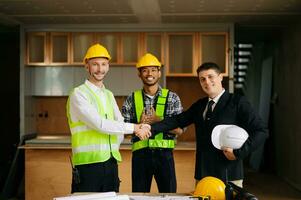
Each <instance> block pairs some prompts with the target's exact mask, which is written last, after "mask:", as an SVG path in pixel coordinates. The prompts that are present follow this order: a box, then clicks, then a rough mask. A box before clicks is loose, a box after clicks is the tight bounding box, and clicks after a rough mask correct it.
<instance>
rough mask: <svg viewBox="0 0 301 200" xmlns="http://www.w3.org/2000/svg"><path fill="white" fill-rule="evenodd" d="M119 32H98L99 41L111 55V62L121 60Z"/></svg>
mask: <svg viewBox="0 0 301 200" xmlns="http://www.w3.org/2000/svg"><path fill="white" fill-rule="evenodd" d="M119 35H120V34H119V33H99V34H97V39H96V41H97V43H100V44H101V45H103V46H104V47H105V48H106V49H107V50H108V51H109V54H110V56H111V60H110V63H112V64H114V63H117V62H118V60H120V51H119V49H118V45H119V43H120V42H119V40H120V39H119Z"/></svg>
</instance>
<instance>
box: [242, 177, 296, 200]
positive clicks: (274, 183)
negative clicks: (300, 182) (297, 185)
mask: <svg viewBox="0 0 301 200" xmlns="http://www.w3.org/2000/svg"><path fill="white" fill-rule="evenodd" d="M244 188H245V189H246V190H247V191H248V192H250V193H252V194H254V195H255V196H256V197H257V198H258V199H259V200H296V199H301V191H298V190H296V189H294V188H293V187H291V186H290V185H288V184H287V183H286V182H285V181H283V180H282V179H281V178H279V177H277V176H275V175H272V174H268V173H264V174H263V173H255V172H247V173H246V178H245V181H244Z"/></svg>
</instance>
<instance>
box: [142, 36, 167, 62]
mask: <svg viewBox="0 0 301 200" xmlns="http://www.w3.org/2000/svg"><path fill="white" fill-rule="evenodd" d="M142 41H143V42H142V45H141V46H142V47H141V48H142V55H144V54H145V53H151V54H153V55H154V56H156V57H157V58H158V59H159V61H160V62H161V63H162V64H163V65H164V64H165V62H164V61H165V60H164V46H165V45H164V37H163V34H162V33H144V34H143V37H142Z"/></svg>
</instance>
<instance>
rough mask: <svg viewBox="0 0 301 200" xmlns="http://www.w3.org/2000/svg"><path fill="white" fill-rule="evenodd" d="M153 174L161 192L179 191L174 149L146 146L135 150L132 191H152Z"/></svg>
mask: <svg viewBox="0 0 301 200" xmlns="http://www.w3.org/2000/svg"><path fill="white" fill-rule="evenodd" d="M153 176H154V178H155V180H156V182H157V186H158V190H159V192H160V193H175V192H177V181H176V173H175V165H174V158H173V152H172V149H149V148H144V149H140V150H136V151H134V152H133V156H132V191H133V192H150V188H151V183H152V178H153Z"/></svg>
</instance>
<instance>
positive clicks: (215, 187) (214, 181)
mask: <svg viewBox="0 0 301 200" xmlns="http://www.w3.org/2000/svg"><path fill="white" fill-rule="evenodd" d="M225 188H226V186H225V184H224V182H223V181H221V180H220V179H218V178H215V177H212V176H207V177H205V178H202V179H201V180H200V181H199V182H198V184H197V186H196V188H195V191H194V193H193V196H195V197H199V196H202V197H206V196H210V200H226V194H225Z"/></svg>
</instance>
